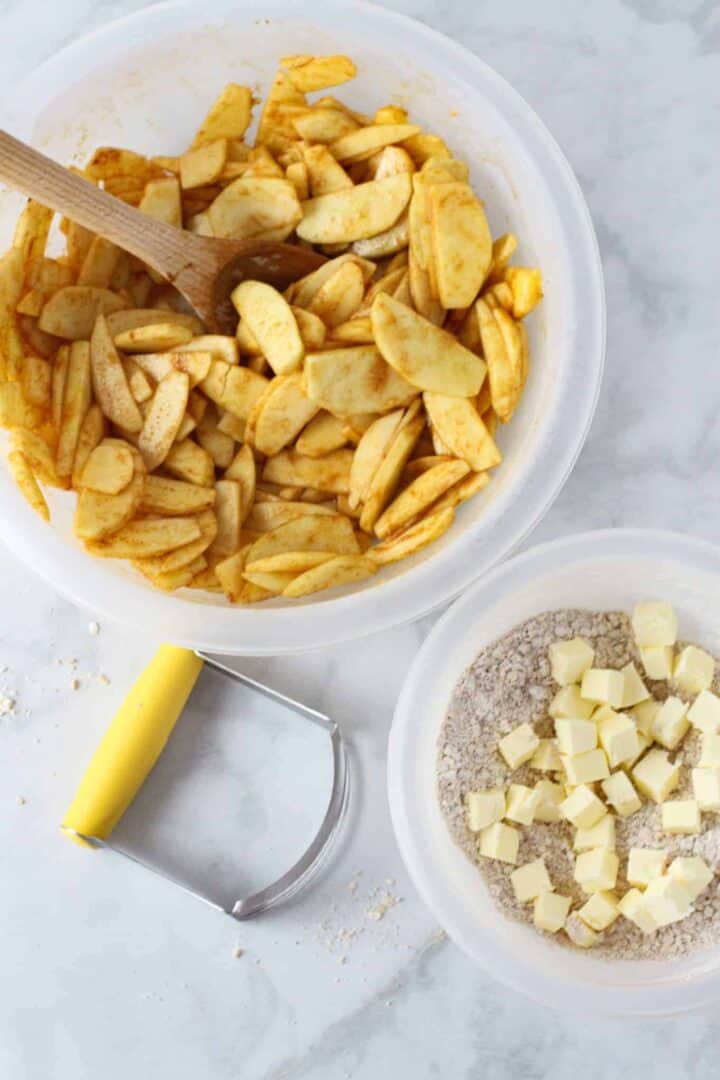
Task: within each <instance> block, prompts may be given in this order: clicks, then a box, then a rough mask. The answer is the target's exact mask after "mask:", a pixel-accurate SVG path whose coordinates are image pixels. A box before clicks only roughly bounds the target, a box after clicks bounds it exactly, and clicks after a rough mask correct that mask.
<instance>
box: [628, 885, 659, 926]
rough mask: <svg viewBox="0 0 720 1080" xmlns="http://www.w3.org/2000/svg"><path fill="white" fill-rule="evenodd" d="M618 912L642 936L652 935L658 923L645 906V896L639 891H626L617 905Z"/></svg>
mask: <svg viewBox="0 0 720 1080" xmlns="http://www.w3.org/2000/svg"><path fill="white" fill-rule="evenodd" d="M618 910H619V912H620V914H621V915H624V916H625V918H626V919H629V920H630V922H631V923H634V924H635V926H638V927H639V928H640V929H641V930H642V932H643V933H644V934H653V933H655V931H656V930H657V928H658V923H657V922H656V921H655V919H654V918H653V916H652V914H651V913H650V912H649V911H648V910H647V908H646V906H645V894H644V893H641V892H640V890H639V889H628V891H627V892H626V893H625V895H624V896H623V897H621V899H620V901H619V903H618Z"/></svg>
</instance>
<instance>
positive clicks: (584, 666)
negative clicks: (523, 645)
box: [548, 637, 595, 686]
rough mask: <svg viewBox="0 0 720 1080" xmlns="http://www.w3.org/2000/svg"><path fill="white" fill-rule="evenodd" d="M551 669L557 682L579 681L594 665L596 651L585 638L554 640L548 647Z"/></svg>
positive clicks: (562, 683)
mask: <svg viewBox="0 0 720 1080" xmlns="http://www.w3.org/2000/svg"><path fill="white" fill-rule="evenodd" d="M548 658H549V660H550V671H551V673H552V677H553V679H554V680H555V682H556V683H559V684H560V686H569V685H570V684H571V683H578V682H580V680H581V679H582V677H583V675H584V674H585V672H586V671H587V670H588V668H590V667H592V662H593V660H594V659H595V651H594V649H593V647H592V645H589V644H588V642H587V641H585V639H584V638H581V637H576V638H572V640H570V641H554V642H553V643H552V645H551V646H550V648H549V649H548Z"/></svg>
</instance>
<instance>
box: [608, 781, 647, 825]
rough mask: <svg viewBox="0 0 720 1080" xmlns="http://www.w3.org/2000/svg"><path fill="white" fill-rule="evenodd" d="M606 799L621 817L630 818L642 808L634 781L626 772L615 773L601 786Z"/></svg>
mask: <svg viewBox="0 0 720 1080" xmlns="http://www.w3.org/2000/svg"><path fill="white" fill-rule="evenodd" d="M600 787H601V788H602V789H603V792H604V794H605V798H606V799H607V801H608V802H609V803H610V805H611V806H612V807H613V809H614V810H616V811H617V813H618V814H619V815H620V817H630V815H631V814H634V813H635V811H636V810H639V809H640V807H641V806H642V803H641V801H640V798H639V796H638V793H637V791H636V790H635V788H634V787H633V784H632V780H630V779H629V778H628V776H627V775H626V774H625V773H624V772H616V773H613V774H612V776H609V777H608V778H607V780H603V781H602V783H601V784H600Z"/></svg>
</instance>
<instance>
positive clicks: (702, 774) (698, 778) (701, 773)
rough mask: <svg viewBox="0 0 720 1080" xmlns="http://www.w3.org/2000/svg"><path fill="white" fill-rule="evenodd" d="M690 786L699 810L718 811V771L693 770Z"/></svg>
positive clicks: (719, 786)
mask: <svg viewBox="0 0 720 1080" xmlns="http://www.w3.org/2000/svg"><path fill="white" fill-rule="evenodd" d="M692 786H693V795H694V796H695V801H696V802H697V804H698V806H699V807H700V809H701V810H713V811H717V810H720V769H717V768H715V769H706V768H697V769H693V770H692Z"/></svg>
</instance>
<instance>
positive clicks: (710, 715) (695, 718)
mask: <svg viewBox="0 0 720 1080" xmlns="http://www.w3.org/2000/svg"><path fill="white" fill-rule="evenodd" d="M687 715H688V720H689V721H690V723H691V724H692V726H693V727H694V728H695V730H696V731H709V732H712V733H714V734H715V733H717V732H720V697H718V696H717V694H713V693H712V691H711V690H703V691H702V692H701V693H700V694H698V696H697V697H696V698H695V700H694V701H693V703H692V705H691V706H690V708H689V709H688V714H687Z"/></svg>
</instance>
